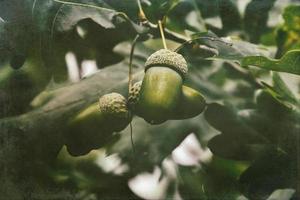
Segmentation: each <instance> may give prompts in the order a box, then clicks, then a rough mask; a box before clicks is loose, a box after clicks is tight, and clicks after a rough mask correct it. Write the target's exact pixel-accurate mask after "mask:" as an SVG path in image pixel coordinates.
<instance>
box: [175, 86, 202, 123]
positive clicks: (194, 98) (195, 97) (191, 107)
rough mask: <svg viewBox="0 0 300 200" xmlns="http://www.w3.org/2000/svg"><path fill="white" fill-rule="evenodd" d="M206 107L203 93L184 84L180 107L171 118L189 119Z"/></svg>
mask: <svg viewBox="0 0 300 200" xmlns="http://www.w3.org/2000/svg"><path fill="white" fill-rule="evenodd" d="M205 107H206V101H205V98H204V97H203V95H202V94H201V93H200V92H198V91H197V90H195V89H193V88H190V87H188V86H185V85H183V86H182V97H181V100H180V103H179V105H178V107H177V108H176V109H175V111H174V113H173V114H172V115H171V116H170V119H188V118H192V117H195V116H197V115H199V114H200V113H202V112H203V111H204V109H205Z"/></svg>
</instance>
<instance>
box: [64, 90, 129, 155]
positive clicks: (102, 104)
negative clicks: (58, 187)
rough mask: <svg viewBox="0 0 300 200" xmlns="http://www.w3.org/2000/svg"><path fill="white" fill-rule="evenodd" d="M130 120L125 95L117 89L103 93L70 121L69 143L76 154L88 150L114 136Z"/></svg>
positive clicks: (67, 143)
mask: <svg viewBox="0 0 300 200" xmlns="http://www.w3.org/2000/svg"><path fill="white" fill-rule="evenodd" d="M130 121H131V115H130V112H129V110H128V109H127V105H126V99H125V98H124V97H123V96H122V95H120V94H118V93H110V94H106V95H103V96H102V97H101V98H100V99H99V102H97V103H94V104H92V105H90V106H88V107H87V108H85V109H83V110H82V111H81V112H79V113H78V114H77V115H76V116H75V117H73V118H72V119H71V120H70V121H69V123H68V132H67V135H66V145H67V149H68V151H69V153H70V154H71V155H74V156H79V155H84V154H87V153H88V152H89V151H91V150H92V149H97V148H100V147H101V146H103V145H104V144H105V143H107V142H108V141H109V140H111V139H112V138H113V137H114V136H113V133H114V132H118V131H121V130H123V129H124V128H126V127H127V126H128V124H129V123H130Z"/></svg>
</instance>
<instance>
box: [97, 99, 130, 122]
mask: <svg viewBox="0 0 300 200" xmlns="http://www.w3.org/2000/svg"><path fill="white" fill-rule="evenodd" d="M99 107H100V111H101V112H102V113H103V114H105V115H107V116H108V117H112V118H115V117H117V118H128V117H129V111H128V109H127V106H126V99H125V97H123V96H122V95H121V94H118V93H110V94H105V95H103V96H102V97H100V98H99Z"/></svg>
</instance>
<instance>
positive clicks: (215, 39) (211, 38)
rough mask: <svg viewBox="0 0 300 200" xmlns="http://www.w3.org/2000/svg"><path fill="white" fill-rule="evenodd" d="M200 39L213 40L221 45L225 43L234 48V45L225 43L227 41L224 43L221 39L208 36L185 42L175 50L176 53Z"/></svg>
mask: <svg viewBox="0 0 300 200" xmlns="http://www.w3.org/2000/svg"><path fill="white" fill-rule="evenodd" d="M200 39H207V40H211V41H217V42H220V43H224V44H225V45H228V46H232V43H228V42H225V41H223V40H222V39H219V38H214V37H208V36H200V37H197V38H194V39H191V40H187V41H185V42H183V43H182V44H181V45H180V46H179V47H177V48H176V49H175V52H178V51H180V50H181V49H182V48H183V47H184V46H185V45H187V44H191V43H193V42H194V41H196V40H200Z"/></svg>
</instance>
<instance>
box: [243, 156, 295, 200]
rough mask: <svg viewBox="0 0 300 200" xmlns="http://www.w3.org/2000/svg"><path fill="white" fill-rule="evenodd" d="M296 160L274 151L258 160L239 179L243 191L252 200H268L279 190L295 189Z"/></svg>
mask: <svg viewBox="0 0 300 200" xmlns="http://www.w3.org/2000/svg"><path fill="white" fill-rule="evenodd" d="M295 162H296V160H294V159H293V158H290V157H289V156H288V155H286V154H285V153H283V152H280V151H272V152H270V153H268V154H265V155H264V156H262V157H261V158H259V159H257V160H256V161H255V162H254V163H253V164H252V165H251V166H250V167H249V168H248V169H247V170H246V171H245V172H244V173H243V174H242V175H241V176H240V178H239V183H240V187H241V189H242V191H243V192H244V194H246V195H247V196H248V197H249V198H250V199H261V200H262V199H266V198H267V197H268V196H269V195H270V194H271V192H273V190H275V189H277V188H291V187H295V184H296V182H297V172H296V167H297V165H296V163H295Z"/></svg>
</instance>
